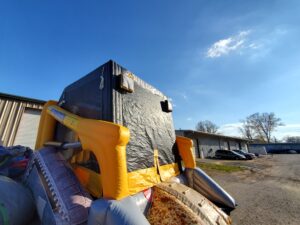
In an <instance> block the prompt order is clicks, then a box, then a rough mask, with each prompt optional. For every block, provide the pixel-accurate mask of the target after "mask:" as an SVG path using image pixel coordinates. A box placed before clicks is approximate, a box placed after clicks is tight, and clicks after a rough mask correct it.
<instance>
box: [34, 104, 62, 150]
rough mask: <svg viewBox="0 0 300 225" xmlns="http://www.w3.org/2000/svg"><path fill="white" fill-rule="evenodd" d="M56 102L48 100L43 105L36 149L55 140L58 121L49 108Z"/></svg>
mask: <svg viewBox="0 0 300 225" xmlns="http://www.w3.org/2000/svg"><path fill="white" fill-rule="evenodd" d="M56 104H57V102H56V101H48V102H46V104H45V105H44V107H43V110H42V114H41V118H40V123H39V129H38V134H37V138H36V144H35V149H36V150H37V149H40V148H42V147H43V146H44V144H45V143H46V142H48V141H53V136H54V129H55V124H56V121H55V119H54V118H53V117H52V116H50V115H49V114H48V113H47V109H48V107H49V106H53V105H56Z"/></svg>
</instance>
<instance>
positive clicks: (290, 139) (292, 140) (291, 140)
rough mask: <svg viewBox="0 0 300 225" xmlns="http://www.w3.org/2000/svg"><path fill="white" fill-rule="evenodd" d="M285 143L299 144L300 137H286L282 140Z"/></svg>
mask: <svg viewBox="0 0 300 225" xmlns="http://www.w3.org/2000/svg"><path fill="white" fill-rule="evenodd" d="M284 142H286V143H300V136H287V137H285V138H284Z"/></svg>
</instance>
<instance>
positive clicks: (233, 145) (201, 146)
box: [176, 130, 249, 158]
mask: <svg viewBox="0 0 300 225" xmlns="http://www.w3.org/2000/svg"><path fill="white" fill-rule="evenodd" d="M176 135H179V136H184V137H188V138H190V139H192V140H193V142H194V152H195V156H196V157H198V158H206V157H212V156H214V155H215V151H216V150H218V149H223V150H236V149H243V150H246V151H248V143H249V140H248V139H243V138H238V137H231V136H225V135H220V134H210V133H205V132H201V131H194V130H176Z"/></svg>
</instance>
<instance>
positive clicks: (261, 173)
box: [201, 154, 300, 225]
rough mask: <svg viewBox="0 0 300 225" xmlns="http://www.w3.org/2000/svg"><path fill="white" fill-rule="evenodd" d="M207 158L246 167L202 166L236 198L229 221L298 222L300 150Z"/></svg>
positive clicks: (299, 216)
mask: <svg viewBox="0 0 300 225" xmlns="http://www.w3.org/2000/svg"><path fill="white" fill-rule="evenodd" d="M205 161H207V160H205ZM212 161H213V162H212ZM201 162H203V160H201ZM208 162H209V163H215V164H221V165H233V166H240V167H246V168H248V169H246V170H243V171H237V172H231V173H224V172H223V171H219V170H215V169H211V168H209V169H205V168H203V169H204V170H205V171H206V172H207V173H208V174H209V175H210V176H211V177H212V178H213V179H215V180H216V181H217V182H218V183H219V184H220V185H221V186H222V187H223V188H224V189H225V190H227V191H228V192H229V193H230V194H231V195H232V196H233V197H234V198H235V199H236V201H237V203H238V207H237V208H236V209H235V210H234V211H233V212H232V214H231V217H232V220H233V224H239V225H248V224H249V225H250V224H251V225H252V224H256V225H259V224H264V225H268V224H270V225H271V224H272V225H273V224H292V225H299V224H300V213H299V212H300V154H298V155H274V156H268V157H264V158H258V159H255V160H251V161H221V160H209V161H208Z"/></svg>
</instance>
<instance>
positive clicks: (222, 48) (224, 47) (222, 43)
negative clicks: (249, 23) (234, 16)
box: [206, 30, 258, 58]
mask: <svg viewBox="0 0 300 225" xmlns="http://www.w3.org/2000/svg"><path fill="white" fill-rule="evenodd" d="M250 32H251V31H250V30H246V31H241V32H239V33H238V34H237V35H234V36H230V37H229V38H226V39H222V40H219V41H217V42H215V43H214V44H213V45H212V46H211V47H210V48H209V49H208V50H207V52H206V57H208V58H217V57H220V56H222V55H227V54H229V53H230V52H233V51H237V50H238V49H241V48H245V47H250V48H254V47H257V46H258V45H256V44H255V43H251V44H249V45H247V46H246V45H245V42H246V39H247V36H248V35H249V34H250ZM250 45H251V46H250Z"/></svg>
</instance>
